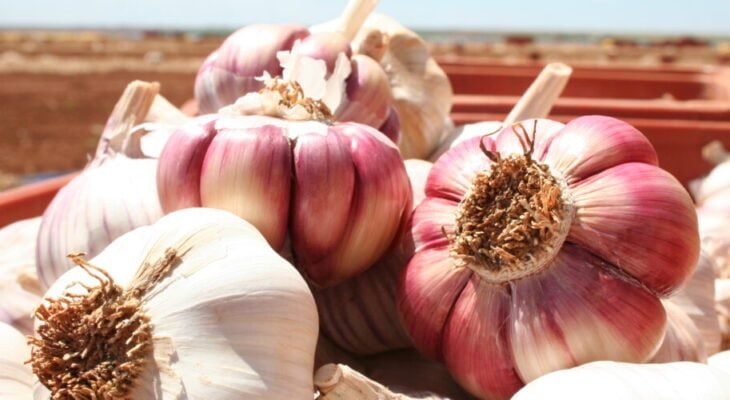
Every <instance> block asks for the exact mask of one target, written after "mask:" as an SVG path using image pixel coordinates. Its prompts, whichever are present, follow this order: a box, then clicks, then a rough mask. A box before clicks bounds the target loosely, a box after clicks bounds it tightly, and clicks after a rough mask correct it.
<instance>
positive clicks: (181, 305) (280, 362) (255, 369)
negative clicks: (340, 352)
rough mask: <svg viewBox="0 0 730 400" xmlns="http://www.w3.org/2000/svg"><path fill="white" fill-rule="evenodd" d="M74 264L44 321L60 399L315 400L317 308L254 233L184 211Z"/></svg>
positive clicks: (45, 355)
mask: <svg viewBox="0 0 730 400" xmlns="http://www.w3.org/2000/svg"><path fill="white" fill-rule="evenodd" d="M74 258H75V262H76V263H77V264H78V266H77V267H75V268H73V269H71V270H69V271H68V272H67V273H65V274H64V275H62V276H61V277H60V278H59V279H58V280H57V281H56V282H55V283H54V284H53V285H52V286H51V288H50V289H49V290H48V292H47V293H46V295H45V300H44V304H43V305H42V306H41V307H40V308H39V309H38V311H37V312H36V316H37V318H38V322H37V323H36V332H37V336H36V337H35V338H34V339H32V345H33V353H32V357H31V365H32V367H33V372H34V373H35V374H36V375H37V376H38V378H39V380H40V382H41V383H43V384H44V385H45V386H46V387H47V388H49V389H50V390H51V393H52V396H53V397H51V398H52V399H56V398H58V399H61V398H66V396H72V395H74V394H76V395H80V396H96V397H94V398H107V397H106V396H117V397H125V398H127V397H128V398H133V399H135V400H146V399H216V400H226V399H267V400H269V399H282V400H284V399H286V400H290V399H311V398H312V393H313V389H312V387H313V386H312V385H313V383H312V371H313V367H314V365H313V364H314V350H315V345H316V340H317V334H318V330H317V327H318V321H317V311H316V307H315V305H314V300H313V298H312V295H311V293H310V291H309V289H308V288H307V285H306V283H305V282H304V279H303V278H302V277H301V276H300V275H299V274H298V273H297V271H296V270H295V269H294V267H292V266H291V265H290V264H289V263H288V262H287V261H286V260H284V259H283V258H282V257H281V256H279V255H278V254H277V253H276V252H274V251H273V250H272V249H271V247H269V245H268V244H267V242H266V240H265V239H264V237H263V236H262V235H261V233H259V232H258V231H257V230H256V229H255V228H254V227H253V226H252V225H251V224H249V223H248V222H246V221H244V220H242V219H240V218H238V217H236V216H234V215H233V214H230V213H228V212H226V211H220V210H213V209H203V208H190V209H185V210H180V211H176V212H173V213H170V214H168V215H167V216H165V217H163V218H161V219H160V220H159V221H158V222H157V223H155V224H153V225H150V226H147V227H142V228H138V229H136V230H134V231H132V232H129V233H127V234H125V235H123V236H122V237H120V238H118V239H117V240H115V241H114V242H113V243H111V244H110V245H109V246H108V247H107V248H106V249H105V250H104V251H103V252H102V253H100V254H99V255H98V256H97V257H95V258H94V259H92V260H91V261H89V262H86V261H84V260H82V259H80V258H79V257H74ZM71 338H73V340H71ZM59 347H60V348H61V350H62V352H63V353H64V356H63V357H62V360H63V361H61V359H59V358H58V356H57V355H58V348H59ZM100 349H103V350H100ZM79 376H84V377H85V379H81V378H76V377H79ZM35 398H36V399H38V400H40V399H41V398H44V397H43V396H40V395H39V396H36V397H35ZM45 398H46V399H47V397H45ZM84 398H87V397H84ZM89 398H90V397H89Z"/></svg>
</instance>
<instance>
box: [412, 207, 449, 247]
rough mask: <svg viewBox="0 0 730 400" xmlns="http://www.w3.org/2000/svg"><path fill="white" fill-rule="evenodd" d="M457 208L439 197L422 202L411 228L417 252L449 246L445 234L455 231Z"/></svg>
mask: <svg viewBox="0 0 730 400" xmlns="http://www.w3.org/2000/svg"><path fill="white" fill-rule="evenodd" d="M456 206H457V203H455V202H453V201H450V200H446V199H441V198H438V197H429V198H426V199H425V200H423V201H422V202H421V204H420V205H419V206H418V208H417V209H416V211H415V212H414V214H416V215H417V217H416V218H414V221H413V223H412V226H411V232H412V235H413V242H414V244H415V247H416V248H415V250H416V251H417V252H418V251H421V250H424V249H431V248H443V247H446V246H448V245H449V240H448V238H447V237H446V236H445V235H444V232H446V233H451V232H453V231H454V213H453V209H454V207H456ZM425 221H428V222H425Z"/></svg>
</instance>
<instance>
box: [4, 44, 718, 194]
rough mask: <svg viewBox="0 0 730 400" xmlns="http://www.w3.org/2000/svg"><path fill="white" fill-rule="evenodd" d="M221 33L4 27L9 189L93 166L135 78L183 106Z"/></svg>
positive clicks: (499, 53) (647, 59) (690, 53)
mask: <svg viewBox="0 0 730 400" xmlns="http://www.w3.org/2000/svg"><path fill="white" fill-rule="evenodd" d="M220 41H221V38H205V39H195V38H191V37H186V36H182V35H179V36H164V37H163V36H157V35H147V36H144V37H142V36H137V37H132V36H126V37H125V36H120V35H116V36H112V35H103V34H100V33H94V32H81V33H59V32H2V31H0V189H1V188H3V187H7V186H10V185H13V184H15V183H17V182H19V179H20V177H21V176H24V175H29V174H37V173H44V172H55V171H67V170H73V169H78V168H81V167H83V166H84V164H85V163H86V160H87V157H88V154H89V153H90V152H91V151H92V149H93V148H94V146H95V143H96V140H97V138H98V135H99V134H100V133H101V129H102V127H103V124H104V122H105V120H106V117H107V115H108V113H109V112H110V111H111V109H112V106H113V105H114V103H115V101H116V100H117V97H118V96H119V94H120V93H121V92H122V90H123V88H124V87H125V85H126V84H127V83H128V82H129V81H131V80H133V79H142V80H149V81H158V82H160V83H161V85H162V94H163V95H164V96H165V97H167V98H168V99H169V100H170V101H171V102H172V103H174V104H177V105H182V104H183V103H184V102H186V101H187V100H189V99H190V98H191V97H192V94H193V81H194V77H195V72H196V70H197V67H198V65H199V63H200V62H201V61H202V59H203V58H204V57H205V56H206V55H207V54H208V53H210V51H212V50H213V49H214V48H215V47H216V46H217V45H218V44H219V43H220ZM433 50H434V52H435V53H436V54H439V55H461V56H468V57H480V58H482V59H486V60H490V61H494V60H498V61H505V62H533V61H536V60H537V61H551V60H555V59H560V60H562V61H566V62H569V63H574V64H575V63H593V64H606V63H618V64H620V63H623V64H643V65H653V64H661V63H667V62H672V63H677V64H683V65H685V64H686V65H697V64H705V63H712V64H722V63H730V46H728V45H726V44H720V45H712V46H695V45H693V46H674V47H672V46H670V47H662V48H637V47H636V46H633V45H631V46H628V45H626V44H622V43H616V42H605V41H604V42H602V43H599V44H595V45H577V44H549V45H548V44H543V45H539V44H535V43H530V42H529V41H528V42H526V43H525V42H521V41H519V40H512V41H510V40H507V41H505V42H501V43H492V44H487V43H462V44H445V43H440V44H437V45H434V46H433Z"/></svg>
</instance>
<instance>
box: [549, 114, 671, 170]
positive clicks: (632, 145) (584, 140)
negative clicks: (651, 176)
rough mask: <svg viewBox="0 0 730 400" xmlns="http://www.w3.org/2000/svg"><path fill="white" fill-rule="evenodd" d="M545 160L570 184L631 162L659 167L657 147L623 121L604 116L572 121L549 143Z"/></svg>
mask: <svg viewBox="0 0 730 400" xmlns="http://www.w3.org/2000/svg"><path fill="white" fill-rule="evenodd" d="M544 160H545V162H546V163H547V164H548V165H550V166H551V167H553V168H555V169H556V170H557V171H560V172H561V173H562V174H563V175H564V176H565V177H566V178H567V179H568V182H574V181H577V180H580V179H584V178H586V177H589V176H591V175H593V174H596V173H597V172H600V171H603V170H605V169H608V168H611V167H614V166H616V165H619V164H624V163H628V162H640V163H646V164H651V165H658V161H657V156H656V152H655V151H654V148H653V147H652V145H651V143H649V140H648V139H647V138H646V137H645V136H644V135H643V134H641V132H639V131H638V130H637V129H636V128H634V127H633V126H631V125H629V124H627V123H625V122H623V121H620V120H618V119H615V118H611V117H604V116H588V117H580V118H576V119H574V120H572V121H570V122H569V123H568V124H567V125H566V126H565V128H564V129H563V130H561V131H560V133H559V134H557V135H555V137H554V138H553V140H552V141H551V142H550V148H549V150H548V151H547V154H546V155H545V156H544Z"/></svg>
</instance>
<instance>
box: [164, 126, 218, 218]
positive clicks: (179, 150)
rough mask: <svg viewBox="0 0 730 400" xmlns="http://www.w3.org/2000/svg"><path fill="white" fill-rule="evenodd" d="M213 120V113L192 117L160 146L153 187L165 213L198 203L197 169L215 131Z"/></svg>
mask: <svg viewBox="0 0 730 400" xmlns="http://www.w3.org/2000/svg"><path fill="white" fill-rule="evenodd" d="M215 121H216V118H215V117H213V116H203V117H198V118H196V119H195V120H194V121H193V122H191V123H189V124H186V125H184V126H182V127H180V128H179V129H177V130H176V131H175V132H174V134H173V135H172V136H170V139H169V140H168V142H167V144H166V145H165V147H164V148H163V150H162V154H161V155H160V161H159V165H158V167H157V190H158V194H159V197H160V203H161V204H162V209H163V211H164V212H165V213H169V212H171V211H174V210H179V209H182V208H188V207H200V206H201V204H202V203H201V200H200V170H201V168H202V165H203V158H204V157H205V151H206V150H207V149H208V146H210V143H211V142H212V141H213V138H214V137H215V135H216V133H217V132H216V130H215V129H214V126H215ZM165 153H170V154H175V156H174V157H171V156H169V155H166V154H165Z"/></svg>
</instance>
